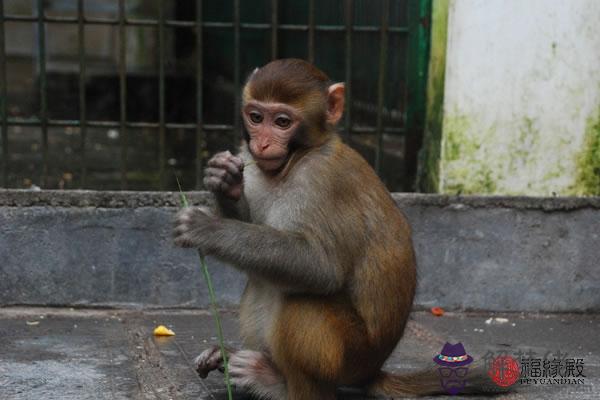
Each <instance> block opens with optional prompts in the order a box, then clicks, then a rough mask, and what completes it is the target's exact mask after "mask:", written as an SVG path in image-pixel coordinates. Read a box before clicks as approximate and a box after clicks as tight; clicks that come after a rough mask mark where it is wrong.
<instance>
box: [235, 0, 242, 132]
mask: <svg viewBox="0 0 600 400" xmlns="http://www.w3.org/2000/svg"><path fill="white" fill-rule="evenodd" d="M233 64H234V65H233V85H234V86H233V87H234V91H235V95H234V96H235V100H234V103H235V104H234V110H233V127H234V135H240V134H241V132H240V116H239V112H240V108H241V106H240V90H239V89H240V0H233Z"/></svg>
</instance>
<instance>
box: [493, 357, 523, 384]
mask: <svg viewBox="0 0 600 400" xmlns="http://www.w3.org/2000/svg"><path fill="white" fill-rule="evenodd" d="M488 375H489V376H490V378H492V380H493V381H494V382H495V383H496V385H498V386H501V387H508V386H510V385H512V384H514V383H515V382H516V381H517V380H518V379H519V376H520V375H521V369H520V368H519V363H518V362H517V360H515V359H514V358H512V357H510V356H500V357H496V358H494V359H493V360H492V363H491V366H490V370H489V371H488Z"/></svg>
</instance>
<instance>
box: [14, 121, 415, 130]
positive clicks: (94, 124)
mask: <svg viewBox="0 0 600 400" xmlns="http://www.w3.org/2000/svg"><path fill="white" fill-rule="evenodd" d="M7 125H8V126H39V125H40V120H39V119H38V118H28V119H25V118H9V119H8V121H7ZM85 125H86V126H87V127H88V128H119V127H120V126H121V125H120V122H119V121H93V120H86V121H85ZM48 126H50V127H73V128H77V127H81V123H80V122H79V121H78V120H64V119H48ZM125 126H126V127H127V128H129V129H144V128H145V129H157V128H159V127H160V123H158V122H145V121H142V122H127V123H126V124H125ZM165 128H166V129H190V130H195V129H196V128H197V124H196V123H169V122H167V123H165ZM202 129H203V130H204V131H211V132H212V131H215V132H216V131H231V130H233V129H234V126H233V125H228V124H204V125H202ZM350 129H351V131H352V132H357V133H373V132H376V131H377V127H374V126H362V125H360V126H359V125H355V126H352V127H351V128H350ZM383 132H384V133H403V132H404V128H390V127H386V128H384V129H383Z"/></svg>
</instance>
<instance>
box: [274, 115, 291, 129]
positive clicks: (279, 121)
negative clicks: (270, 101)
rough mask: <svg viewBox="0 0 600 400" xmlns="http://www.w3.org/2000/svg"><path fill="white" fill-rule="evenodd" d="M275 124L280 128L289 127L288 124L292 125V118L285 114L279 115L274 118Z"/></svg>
mask: <svg viewBox="0 0 600 400" xmlns="http://www.w3.org/2000/svg"><path fill="white" fill-rule="evenodd" d="M275 125H277V126H278V127H280V128H283V129H287V128H289V127H290V125H292V120H291V119H290V118H289V117H286V116H285V115H281V116H279V117H277V118H275Z"/></svg>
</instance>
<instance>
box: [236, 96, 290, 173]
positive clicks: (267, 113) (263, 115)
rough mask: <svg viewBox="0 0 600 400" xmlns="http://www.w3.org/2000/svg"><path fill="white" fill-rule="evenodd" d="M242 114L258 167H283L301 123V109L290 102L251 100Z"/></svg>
mask: <svg viewBox="0 0 600 400" xmlns="http://www.w3.org/2000/svg"><path fill="white" fill-rule="evenodd" d="M242 114H243V116H244V125H245V126H246V130H247V131H248V135H249V142H248V147H249V149H250V153H251V154H252V156H253V157H254V159H255V160H256V164H257V165H258V167H259V168H260V169H262V170H264V171H273V170H276V169H278V168H279V167H281V166H282V165H283V164H284V163H285V161H286V160H287V157H288V154H289V144H290V140H291V139H292V138H293V137H294V135H295V134H296V133H297V131H298V128H299V126H300V123H301V118H300V116H299V113H298V111H297V110H296V109H295V108H293V107H291V106H289V105H287V104H282V103H267V102H261V101H256V100H252V101H249V102H248V103H246V104H245V105H244V108H243V112H242Z"/></svg>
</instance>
